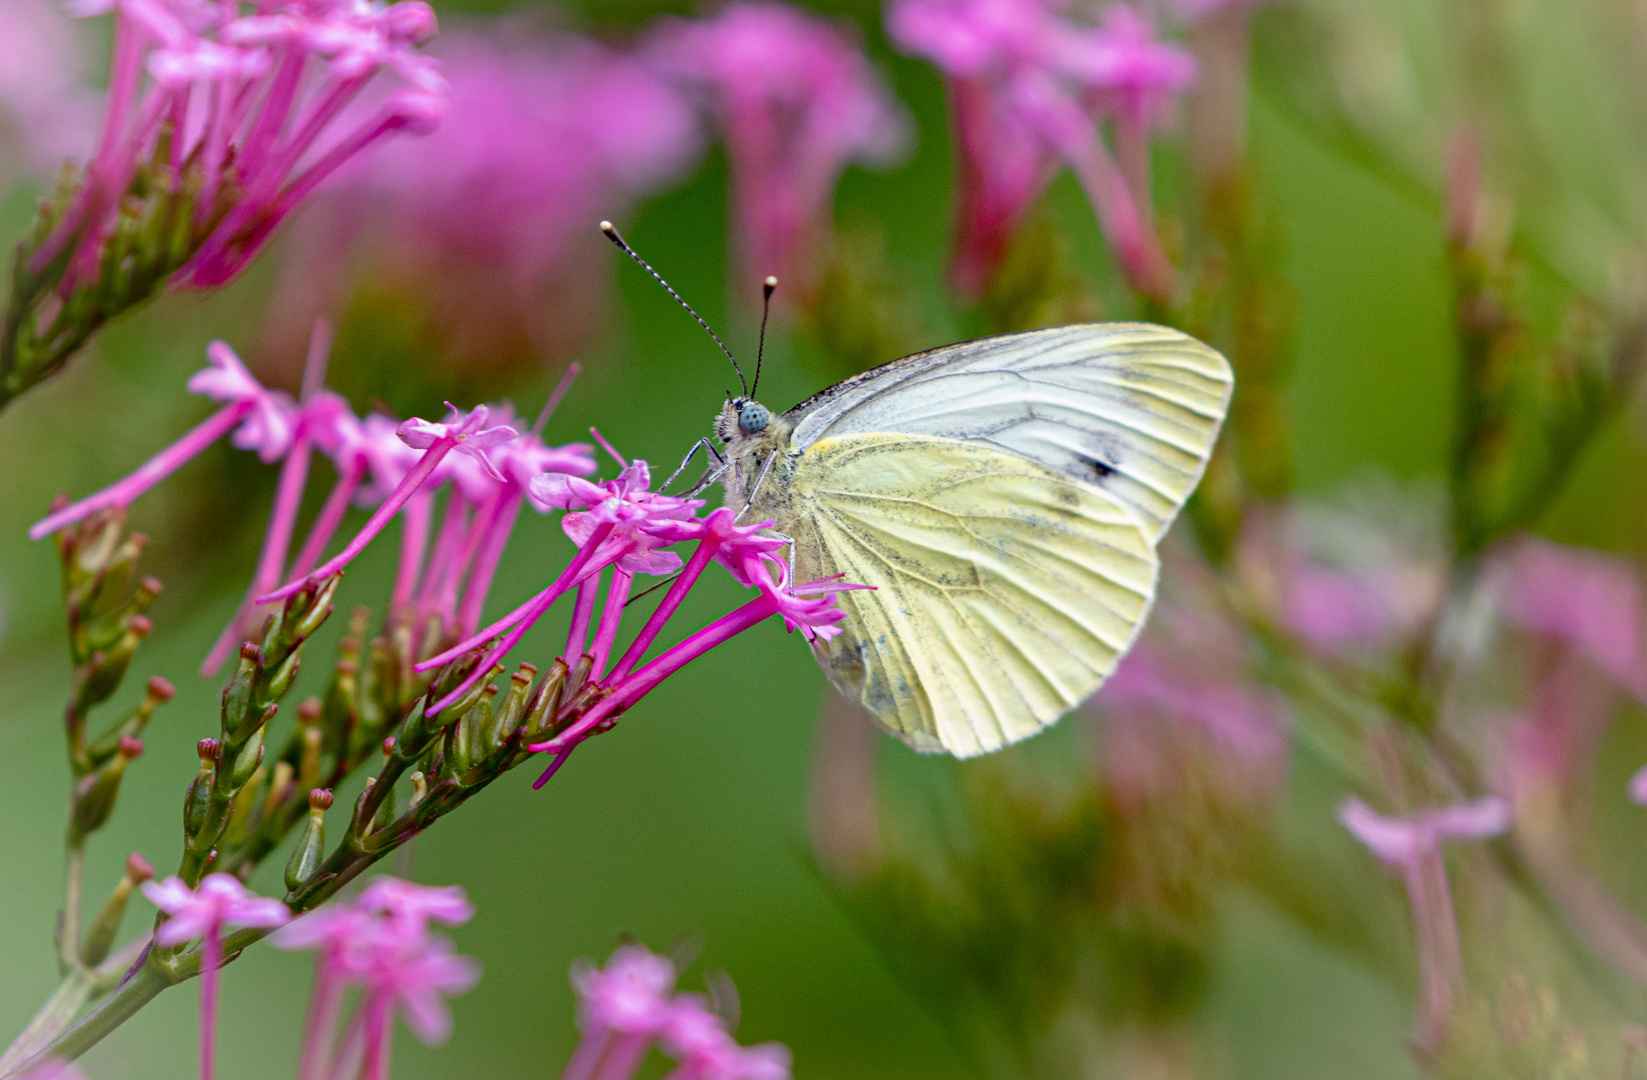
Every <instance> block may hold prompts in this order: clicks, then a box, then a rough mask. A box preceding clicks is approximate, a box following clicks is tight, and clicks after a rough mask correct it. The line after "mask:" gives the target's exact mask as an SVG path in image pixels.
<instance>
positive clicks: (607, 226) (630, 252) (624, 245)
mask: <svg viewBox="0 0 1647 1080" xmlns="http://www.w3.org/2000/svg"><path fill="white" fill-rule="evenodd" d="M600 231H601V232H603V233H605V234H606V238H607V239H608V240H610V241H612V243H614V244H616V245H617V246H618V247H619V248H621V249H622V250H623V253H624V254H625V255H627V256H629V257H630V258H631V259H634V260H635V261H636V262H638V263H640V265H641V268H642V269H643V270H645V271H646V272H647V273H648V274H651V275H652V278H653V280H654V281H656V282H657V283H658V284H659V285H662V286H663V288H664V291H665V292H667V293H668V294H669V295H670V296H673V297H674V298H675V302H676V303H678V304H679V305H680V306H681V307H683V308H685V309H686V313H687V314H688V315H690V316H692V317H693V318H694V319H696V320H698V325H699V326H701V327H703V332H704V333H706V334H708V335H709V336H710V337H712V338H714V339H715V344H716V345H719V346H720V347H721V352H723V353H725V354H726V358H727V359H728V360H730V361H732V370H733V371H735V372H737V373H738V383H739V385H741V386H742V387H743V392H744V396H745V397H747V396H749V381H748V380H747V379H745V378H744V377H743V368H741V367H739V366H738V358H737V357H735V356H733V355H732V350H731V349H728V348H727V347H726V342H724V341H722V340H721V337H720V335H719V334H717V333H715V331H713V330H711V329H710V328H709V324H708V323H706V322H704V321H703V316H702V315H699V314H698V313H697V312H696V311H693V310H692V305H691V304H688V303H687V302H686V301H685V300H683V299H681V294H680V293H678V292H676V291H675V290H674V288H673V287H672V286H671V285H670V284H669V282H667V281H665V280H663V275H662V274H660V273H658V272H657V271H656V270H654V269H652V264H651V263H649V262H647V261H646V260H645V259H643V258H641V257H640V255H639V254H637V253H636V251H635V249H634V248H632V247H630V246H629V244H628V242H627V241H625V240H624V238H623V237H621V236H619V235H618V229H617V226H616V225H613V224H612V223H611V222H610V221H603V222H601V223H600Z"/></svg>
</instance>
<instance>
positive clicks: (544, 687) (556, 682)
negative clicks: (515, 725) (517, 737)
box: [524, 660, 569, 743]
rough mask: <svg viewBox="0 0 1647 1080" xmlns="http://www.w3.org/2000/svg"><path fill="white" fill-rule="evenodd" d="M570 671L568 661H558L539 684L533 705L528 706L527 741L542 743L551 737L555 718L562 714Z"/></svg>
mask: <svg viewBox="0 0 1647 1080" xmlns="http://www.w3.org/2000/svg"><path fill="white" fill-rule="evenodd" d="M568 671H569V669H568V668H567V666H566V661H564V660H556V661H555V662H554V663H553V664H552V665H550V667H549V673H548V674H547V675H545V676H544V677H543V681H542V682H540V683H538V688H537V691H536V692H535V693H534V694H533V695H532V700H531V703H530V704H528V705H527V706H526V716H525V718H524V719H525V724H526V741H527V742H529V743H530V742H541V741H543V739H546V738H548V737H550V735H551V734H552V732H551V731H550V729H551V728H553V727H554V724H555V716H556V714H557V713H559V712H560V702H561V696H562V693H563V692H564V691H565V689H566V675H567V672H568Z"/></svg>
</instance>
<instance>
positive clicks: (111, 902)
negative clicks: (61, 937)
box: [80, 852, 154, 967]
mask: <svg viewBox="0 0 1647 1080" xmlns="http://www.w3.org/2000/svg"><path fill="white" fill-rule="evenodd" d="M152 877H154V867H152V866H150V865H149V861H148V860H147V859H145V858H144V857H143V856H141V855H139V854H136V853H135V852H134V853H133V854H132V856H131V858H129V859H127V860H126V873H125V875H124V876H123V877H121V879H120V880H119V882H117V883H116V884H115V886H114V892H113V893H112V894H110V896H109V898H108V900H107V901H106V902H105V903H104V904H103V910H101V911H99V912H98V913H97V918H95V919H93V920H92V924H91V926H90V927H89V928H88V929H87V930H86V940H85V944H83V945H82V946H81V947H80V961H81V963H83V964H85V965H86V966H87V967H96V966H97V965H98V964H101V963H102V962H103V961H104V960H106V959H108V956H109V951H110V950H111V949H112V948H113V947H114V939H115V936H116V935H118V934H119V933H120V920H121V919H122V918H124V917H125V914H126V901H127V900H129V899H130V898H131V895H132V890H133V889H135V888H137V887H138V886H139V885H141V884H143V883H144V882H145V881H148V880H149V879H150V878H152Z"/></svg>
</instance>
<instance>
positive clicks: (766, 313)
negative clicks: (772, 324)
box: [749, 275, 778, 397]
mask: <svg viewBox="0 0 1647 1080" xmlns="http://www.w3.org/2000/svg"><path fill="white" fill-rule="evenodd" d="M761 288H762V290H763V295H762V296H761V343H760V344H759V345H758V346H756V347H755V381H754V382H752V383H750V384H749V396H750V397H754V396H755V391H757V390H759V389H760V388H761V358H762V357H764V356H765V355H766V320H767V319H769V318H771V317H772V294H773V293H775V292H777V291H778V279H777V278H775V277H771V276H770V275H769V276H768V277H767V279H766V280H765V281H763V282H761Z"/></svg>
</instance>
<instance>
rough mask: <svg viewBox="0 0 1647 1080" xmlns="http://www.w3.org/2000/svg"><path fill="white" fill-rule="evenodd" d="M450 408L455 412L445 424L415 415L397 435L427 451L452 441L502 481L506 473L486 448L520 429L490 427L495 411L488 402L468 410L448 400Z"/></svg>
mask: <svg viewBox="0 0 1647 1080" xmlns="http://www.w3.org/2000/svg"><path fill="white" fill-rule="evenodd" d="M446 407H447V408H448V409H450V410H452V415H451V417H450V418H449V419H447V420H446V421H445V422H444V423H440V424H432V423H430V422H429V421H427V420H419V419H417V418H415V417H414V418H413V419H411V420H408V421H406V422H405V423H404V424H401V425H400V427H399V429H398V430H397V431H396V432H395V434H396V435H398V436H399V437H400V441H401V442H403V443H405V444H406V445H407V446H410V447H411V448H412V449H414V450H427V449H429V448H430V447H431V446H434V445H435V444H436V443H438V442H443V441H450V442H451V443H452V448H453V449H454V450H460V451H462V452H463V453H465V454H468V455H469V456H470V457H472V458H474V459H475V460H476V461H478V462H480V464H481V466H482V467H483V468H484V469H485V470H486V472H487V474H488V475H489V476H491V477H492V478H493V479H495V480H502V479H503V474H502V473H500V472H498V470H497V466H495V465H493V464H492V461H491V459H490V458H488V457H487V456H486V451H487V450H489V449H491V448H492V447H494V446H501V445H503V444H504V443H506V442H508V441H510V440H511V439H513V438H514V437H515V436H516V435H518V434H519V432H517V431H516V430H515V429H514V428H512V427H509V426H508V425H507V424H494V425H492V426H491V427H488V426H487V421H488V420H490V419H491V412H490V410H488V409H487V408H486V406H484V405H476V406H475V407H474V409H472V410H471V411H469V412H467V413H465V412H463V411H462V410H461V409H459V408H458V407H457V406H455V405H453V404H452V403H451V402H447V403H446Z"/></svg>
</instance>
